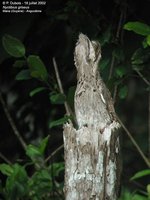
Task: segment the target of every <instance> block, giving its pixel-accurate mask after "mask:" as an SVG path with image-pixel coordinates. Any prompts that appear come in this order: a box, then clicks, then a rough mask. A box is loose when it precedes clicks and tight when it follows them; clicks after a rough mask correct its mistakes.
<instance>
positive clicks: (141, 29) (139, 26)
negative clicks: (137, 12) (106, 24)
mask: <svg viewBox="0 0 150 200" xmlns="http://www.w3.org/2000/svg"><path fill="white" fill-rule="evenodd" d="M123 28H124V29H125V30H128V31H134V32H135V33H137V34H139V35H143V36H147V35H150V26H148V25H147V24H144V23H141V22H128V23H126V24H125V25H124V27H123Z"/></svg>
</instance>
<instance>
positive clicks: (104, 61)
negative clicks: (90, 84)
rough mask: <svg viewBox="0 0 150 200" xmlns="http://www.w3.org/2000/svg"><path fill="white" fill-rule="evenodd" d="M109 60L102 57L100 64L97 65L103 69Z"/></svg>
mask: <svg viewBox="0 0 150 200" xmlns="http://www.w3.org/2000/svg"><path fill="white" fill-rule="evenodd" d="M109 62H110V59H109V58H104V59H102V60H101V62H100V65H99V66H100V70H101V71H102V70H103V69H105V68H106V67H107V66H108V64H109Z"/></svg>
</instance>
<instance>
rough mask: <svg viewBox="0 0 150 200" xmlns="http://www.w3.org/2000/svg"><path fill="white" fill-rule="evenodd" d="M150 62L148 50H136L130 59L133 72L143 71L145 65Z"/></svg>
mask: <svg viewBox="0 0 150 200" xmlns="http://www.w3.org/2000/svg"><path fill="white" fill-rule="evenodd" d="M149 61H150V51H149V49H148V48H147V49H142V48H139V49H137V50H136V51H135V52H134V54H133V55H132V57H131V64H132V68H133V69H134V70H141V69H143V68H144V67H145V66H146V64H147V63H149Z"/></svg>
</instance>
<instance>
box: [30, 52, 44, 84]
mask: <svg viewBox="0 0 150 200" xmlns="http://www.w3.org/2000/svg"><path fill="white" fill-rule="evenodd" d="M27 62H28V65H29V69H30V75H31V76H32V77H33V78H37V79H40V80H42V81H45V82H46V81H47V79H48V73H47V70H46V67H45V65H44V63H43V61H42V60H41V59H40V57H39V56H35V55H31V56H29V57H28V58H27Z"/></svg>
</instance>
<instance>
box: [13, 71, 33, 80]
mask: <svg viewBox="0 0 150 200" xmlns="http://www.w3.org/2000/svg"><path fill="white" fill-rule="evenodd" d="M15 79H16V80H17V81H23V80H29V79H31V76H30V71H29V70H28V69H24V70H21V71H20V72H19V73H18V74H17V75H16V78H15Z"/></svg>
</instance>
